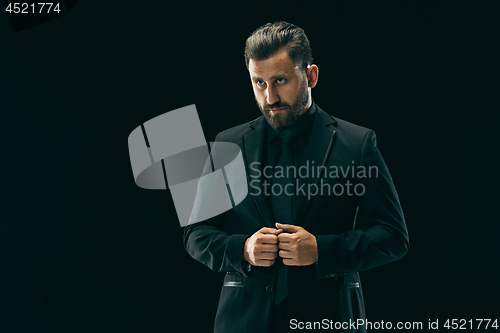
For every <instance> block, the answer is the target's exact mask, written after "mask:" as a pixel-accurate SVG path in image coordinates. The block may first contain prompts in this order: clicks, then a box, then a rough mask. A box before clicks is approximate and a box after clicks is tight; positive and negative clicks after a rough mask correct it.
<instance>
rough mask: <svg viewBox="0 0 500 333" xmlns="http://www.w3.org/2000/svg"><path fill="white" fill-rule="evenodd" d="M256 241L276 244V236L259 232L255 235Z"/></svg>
mask: <svg viewBox="0 0 500 333" xmlns="http://www.w3.org/2000/svg"><path fill="white" fill-rule="evenodd" d="M257 242H258V243H260V244H278V236H275V235H269V234H261V235H259V236H258V237H257Z"/></svg>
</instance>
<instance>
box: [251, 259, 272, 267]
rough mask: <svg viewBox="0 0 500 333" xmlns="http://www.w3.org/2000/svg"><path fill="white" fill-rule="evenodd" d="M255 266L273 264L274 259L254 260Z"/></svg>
mask: <svg viewBox="0 0 500 333" xmlns="http://www.w3.org/2000/svg"><path fill="white" fill-rule="evenodd" d="M255 263H256V264H257V266H262V267H270V266H272V265H273V264H274V260H256V262H255Z"/></svg>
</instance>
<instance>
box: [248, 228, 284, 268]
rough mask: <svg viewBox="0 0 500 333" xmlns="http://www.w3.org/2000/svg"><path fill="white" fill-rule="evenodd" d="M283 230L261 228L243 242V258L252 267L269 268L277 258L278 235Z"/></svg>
mask: <svg viewBox="0 0 500 333" xmlns="http://www.w3.org/2000/svg"><path fill="white" fill-rule="evenodd" d="M282 232H283V230H277V229H273V228H262V229H260V230H259V231H257V232H256V233H254V234H253V235H252V236H251V237H250V238H248V239H247V240H246V242H245V249H244V250H243V258H244V259H245V260H246V261H248V262H249V263H250V264H251V265H253V266H263V267H269V266H272V265H273V264H274V260H275V259H276V257H278V235H279V234H280V233H282Z"/></svg>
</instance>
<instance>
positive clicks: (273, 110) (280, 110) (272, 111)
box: [270, 108, 285, 113]
mask: <svg viewBox="0 0 500 333" xmlns="http://www.w3.org/2000/svg"><path fill="white" fill-rule="evenodd" d="M284 110H285V109H284V108H274V109H270V111H271V113H280V112H282V111H284Z"/></svg>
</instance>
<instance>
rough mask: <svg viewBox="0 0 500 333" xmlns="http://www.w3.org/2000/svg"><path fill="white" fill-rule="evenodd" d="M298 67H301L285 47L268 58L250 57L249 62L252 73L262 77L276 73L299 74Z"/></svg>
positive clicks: (268, 76) (253, 75)
mask: <svg viewBox="0 0 500 333" xmlns="http://www.w3.org/2000/svg"><path fill="white" fill-rule="evenodd" d="M298 69H299V67H298V66H297V65H295V64H294V62H293V61H292V59H291V58H290V56H289V55H288V52H287V51H286V50H285V49H282V50H280V51H278V52H276V53H275V54H273V55H272V56H271V57H269V58H267V59H264V60H254V59H250V61H249V62H248V71H249V72H250V75H251V76H252V77H258V78H262V79H266V78H270V77H273V76H276V75H294V74H297V71H298Z"/></svg>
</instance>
